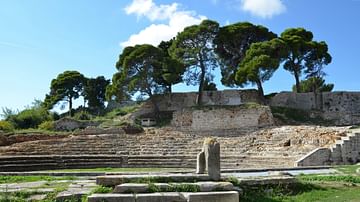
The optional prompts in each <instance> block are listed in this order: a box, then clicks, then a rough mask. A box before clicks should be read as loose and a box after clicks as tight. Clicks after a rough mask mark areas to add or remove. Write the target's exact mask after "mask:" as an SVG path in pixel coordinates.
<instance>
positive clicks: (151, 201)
mask: <svg viewBox="0 0 360 202" xmlns="http://www.w3.org/2000/svg"><path fill="white" fill-rule="evenodd" d="M136 202H187V200H186V198H185V197H184V196H183V195H181V194H180V193H178V192H162V193H151V194H137V195H136Z"/></svg>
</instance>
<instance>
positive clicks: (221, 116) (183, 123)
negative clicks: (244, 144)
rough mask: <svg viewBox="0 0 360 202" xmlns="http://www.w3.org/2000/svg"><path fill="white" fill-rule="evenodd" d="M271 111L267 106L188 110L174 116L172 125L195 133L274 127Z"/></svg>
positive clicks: (178, 112)
mask: <svg viewBox="0 0 360 202" xmlns="http://www.w3.org/2000/svg"><path fill="white" fill-rule="evenodd" d="M273 123H274V121H273V117H272V114H271V110H270V108H269V107H267V106H260V105H256V106H255V107H251V106H250V107H248V106H246V105H244V106H237V107H204V108H203V109H196V108H187V109H183V110H181V111H176V112H174V114H173V119H172V125H173V126H175V127H178V128H180V129H191V130H195V131H207V130H219V129H224V130H226V129H236V128H245V127H265V126H270V125H273Z"/></svg>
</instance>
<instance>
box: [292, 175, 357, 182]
mask: <svg viewBox="0 0 360 202" xmlns="http://www.w3.org/2000/svg"><path fill="white" fill-rule="evenodd" d="M298 179H300V180H302V181H306V182H311V181H318V182H347V183H356V184H360V176H352V175H303V176H299V177H298Z"/></svg>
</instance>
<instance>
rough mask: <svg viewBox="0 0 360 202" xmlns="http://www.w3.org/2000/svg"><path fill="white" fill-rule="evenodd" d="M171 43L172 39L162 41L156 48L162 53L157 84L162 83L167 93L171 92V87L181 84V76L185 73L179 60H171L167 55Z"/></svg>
mask: <svg viewBox="0 0 360 202" xmlns="http://www.w3.org/2000/svg"><path fill="white" fill-rule="evenodd" d="M173 41H174V40H173V39H171V40H170V41H162V42H161V43H160V44H159V46H158V47H159V48H160V49H161V50H162V51H163V53H164V58H163V65H162V77H161V78H160V80H159V82H161V83H164V84H165V85H166V86H167V88H168V89H167V91H168V92H170V93H171V91H172V90H171V86H172V85H174V84H177V83H180V82H182V75H183V74H184V72H185V66H184V64H183V63H182V62H180V61H179V60H176V59H174V58H172V57H171V56H170V54H169V49H170V47H171V45H172V43H173Z"/></svg>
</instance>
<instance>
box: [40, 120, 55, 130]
mask: <svg viewBox="0 0 360 202" xmlns="http://www.w3.org/2000/svg"><path fill="white" fill-rule="evenodd" d="M38 128H39V129H42V130H54V122H53V121H44V122H42V123H41V124H40V125H39V126H38Z"/></svg>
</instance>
